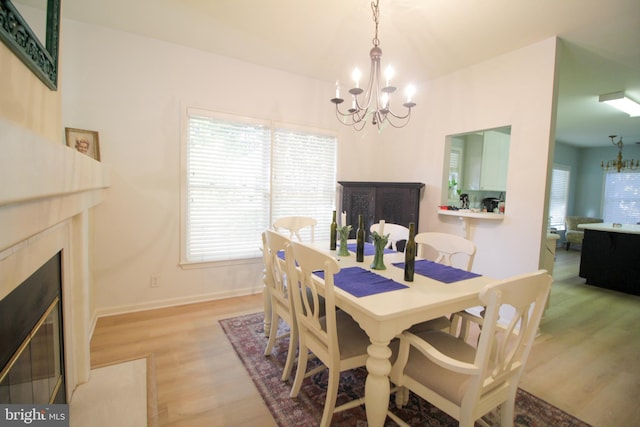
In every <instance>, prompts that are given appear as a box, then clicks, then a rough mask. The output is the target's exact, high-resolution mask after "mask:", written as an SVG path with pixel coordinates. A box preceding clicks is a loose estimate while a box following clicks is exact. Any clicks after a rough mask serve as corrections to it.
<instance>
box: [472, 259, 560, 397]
mask: <svg viewBox="0 0 640 427" xmlns="http://www.w3.org/2000/svg"><path fill="white" fill-rule="evenodd" d="M552 281H553V279H552V278H551V276H550V275H549V274H547V272H546V270H539V271H537V272H533V273H527V274H522V275H519V276H515V277H512V278H509V279H505V280H502V281H499V282H496V283H492V284H489V285H487V286H485V287H484V289H483V290H482V291H481V292H480V300H481V301H482V303H483V305H486V311H485V314H484V320H483V322H482V330H481V332H480V337H479V340H478V347H477V352H476V356H475V361H474V365H476V366H477V367H479V368H480V372H479V376H477V377H475V378H474V379H473V382H472V383H471V384H470V385H469V388H468V389H467V393H466V394H465V397H464V398H463V405H464V404H465V401H466V400H467V399H471V401H477V400H478V399H480V398H481V397H482V399H483V400H484V399H486V400H489V401H490V400H491V397H489V396H490V394H491V393H496V392H497V393H503V392H506V391H507V390H509V389H511V391H512V392H513V393H514V394H513V395H514V396H515V388H517V387H518V382H519V381H520V376H521V375H522V372H523V369H524V365H525V364H526V361H527V358H528V357H529V353H530V352H531V347H532V346H533V340H534V339H535V337H536V334H537V332H538V327H539V325H540V319H541V318H542V314H543V312H544V307H545V304H546V301H547V296H548V295H549V291H550V289H551V282H552ZM505 305H508V306H510V309H511V310H515V313H514V314H513V318H512V319H511V321H510V322H509V324H508V325H506V326H502V325H500V324H499V323H498V322H499V320H500V308H501V307H503V306H505ZM474 406H475V405H474Z"/></svg>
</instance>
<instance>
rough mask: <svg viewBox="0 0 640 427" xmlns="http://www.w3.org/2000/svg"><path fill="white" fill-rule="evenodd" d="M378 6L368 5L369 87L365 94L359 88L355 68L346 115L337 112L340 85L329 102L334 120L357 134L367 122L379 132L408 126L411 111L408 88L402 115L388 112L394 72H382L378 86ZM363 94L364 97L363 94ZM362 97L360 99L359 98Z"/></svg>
mask: <svg viewBox="0 0 640 427" xmlns="http://www.w3.org/2000/svg"><path fill="white" fill-rule="evenodd" d="M378 2H379V0H376V1H375V3H374V2H371V10H372V11H373V22H374V23H375V28H376V30H375V36H374V37H373V48H372V49H371V51H370V52H369V56H370V57H371V72H370V76H369V83H368V84H367V86H366V90H365V89H363V88H361V87H360V77H361V75H362V74H361V73H360V70H358V69H357V68H356V69H355V70H353V73H352V75H351V76H352V78H353V80H354V81H355V84H356V86H355V87H354V88H352V89H349V94H351V107H350V108H349V109H348V110H347V111H346V112H344V111H341V110H340V104H342V103H343V102H344V99H342V98H340V83H339V82H336V97H335V98H333V99H331V102H333V103H334V104H336V117H338V120H340V121H341V122H342V123H343V124H345V125H347V126H353V127H354V129H356V130H358V131H360V130H362V129H363V128H364V126H365V124H366V123H367V120H369V119H371V124H373V125H376V126H377V127H378V130H380V129H382V127H383V126H384V125H385V124H389V125H391V126H393V127H395V128H401V127H404V126H406V125H407V123H409V119H410V117H411V108H413V107H415V105H416V104H415V102H412V101H411V97H412V96H413V94H414V93H415V89H414V87H413V86H412V85H409V86H407V88H406V89H405V95H406V100H405V102H404V104H402V105H403V106H404V107H405V108H406V110H405V113H404V114H403V115H398V114H396V113H394V112H393V111H391V100H390V98H391V94H393V93H394V92H395V91H396V88H395V87H393V86H391V78H392V77H393V74H394V71H393V68H391V66H388V67H387V68H386V69H385V76H384V78H385V81H384V83H385V85H384V86H382V83H383V82H382V80H381V78H382V76H381V74H380V57H381V56H382V49H380V47H379V46H378V45H379V44H380V40H379V39H378V23H379V18H380V11H379V9H378ZM363 93H364V94H363ZM360 95H362V97H360Z"/></svg>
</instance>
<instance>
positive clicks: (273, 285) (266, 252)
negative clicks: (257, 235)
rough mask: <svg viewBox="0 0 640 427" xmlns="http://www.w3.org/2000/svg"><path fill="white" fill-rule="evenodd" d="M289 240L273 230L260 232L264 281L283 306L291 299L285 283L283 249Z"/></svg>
mask: <svg viewBox="0 0 640 427" xmlns="http://www.w3.org/2000/svg"><path fill="white" fill-rule="evenodd" d="M290 242H291V240H290V239H288V238H287V237H286V236H284V235H282V234H280V233H278V232H276V231H273V230H265V231H264V232H263V233H262V251H263V258H264V283H265V285H266V286H267V287H268V288H269V293H270V294H271V295H272V296H274V297H275V298H276V299H277V300H278V301H280V302H281V303H282V304H284V305H285V306H289V307H290V306H291V304H292V303H291V299H290V296H289V293H288V287H287V285H286V279H285V277H286V264H285V261H284V258H281V257H280V256H279V255H278V254H280V255H282V256H284V250H285V248H286V247H287V245H288V244H289V243H290Z"/></svg>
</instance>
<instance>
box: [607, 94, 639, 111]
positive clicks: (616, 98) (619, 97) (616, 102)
mask: <svg viewBox="0 0 640 427" xmlns="http://www.w3.org/2000/svg"><path fill="white" fill-rule="evenodd" d="M600 102H604V103H606V104H609V105H611V106H612V107H614V108H617V109H618V110H620V111H623V112H625V113H627V114H628V115H629V116H631V117H638V116H640V104H638V103H637V102H636V101H634V100H632V99H629V98H627V97H626V96H625V94H624V92H623V91H619V92H613V93H607V94H604V95H600Z"/></svg>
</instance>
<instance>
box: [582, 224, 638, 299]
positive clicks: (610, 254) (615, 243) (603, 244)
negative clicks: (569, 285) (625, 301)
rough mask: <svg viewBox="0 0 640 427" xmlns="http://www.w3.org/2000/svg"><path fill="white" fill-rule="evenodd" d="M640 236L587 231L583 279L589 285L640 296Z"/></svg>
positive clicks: (585, 231) (584, 246)
mask: <svg viewBox="0 0 640 427" xmlns="http://www.w3.org/2000/svg"><path fill="white" fill-rule="evenodd" d="M638 248H640V235H639V234H633V233H618V232H614V231H599V230H589V229H586V230H584V240H583V241H582V253H581V255H580V273H579V275H580V277H584V278H585V279H586V284H587V285H592V286H598V287H601V288H607V289H613V290H614V291H619V292H625V293H628V294H633V295H640V251H639V250H638Z"/></svg>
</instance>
